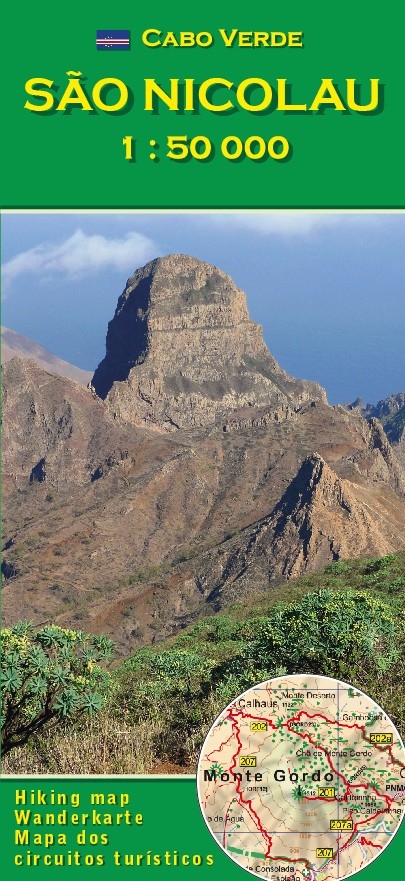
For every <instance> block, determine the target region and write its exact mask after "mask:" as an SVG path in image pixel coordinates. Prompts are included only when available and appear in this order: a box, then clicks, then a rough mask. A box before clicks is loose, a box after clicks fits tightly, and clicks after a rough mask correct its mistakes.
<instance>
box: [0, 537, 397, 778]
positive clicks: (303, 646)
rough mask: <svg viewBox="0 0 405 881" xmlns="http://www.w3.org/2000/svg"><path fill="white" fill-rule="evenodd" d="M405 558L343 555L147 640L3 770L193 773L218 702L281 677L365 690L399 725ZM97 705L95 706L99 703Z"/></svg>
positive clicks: (221, 704) (219, 705) (10, 758)
mask: <svg viewBox="0 0 405 881" xmlns="http://www.w3.org/2000/svg"><path fill="white" fill-rule="evenodd" d="M404 595H405V554H395V555H390V556H388V557H383V558H379V559H368V560H357V561H350V562H349V561H340V562H338V563H334V564H331V565H330V566H328V567H327V568H326V569H325V570H324V572H321V573H317V574H316V575H313V576H310V577H306V578H301V579H297V580H295V581H293V582H290V583H289V584H287V585H283V586H282V587H280V588H274V589H272V590H271V591H269V592H267V593H266V594H264V595H263V597H262V598H259V599H258V598H257V597H256V598H255V601H254V604H253V603H252V605H251V606H250V607H248V606H247V605H246V604H245V605H244V606H242V604H237V605H234V606H232V607H230V609H229V610H228V613H227V614H219V615H213V616H211V617H209V618H205V619H203V620H201V621H199V622H198V623H196V624H194V625H191V626H190V627H188V628H187V629H185V630H183V631H182V632H181V633H180V634H178V635H177V636H175V637H172V638H171V639H170V640H166V641H165V642H164V643H160V644H159V645H157V646H155V647H148V648H143V649H141V650H140V651H138V652H137V653H136V654H135V655H134V656H133V657H132V658H129V659H128V660H126V661H125V662H124V663H123V664H122V665H121V666H120V667H118V668H116V669H115V670H114V671H113V672H112V691H111V694H110V696H109V697H107V704H106V706H105V708H104V709H101V710H100V712H98V713H97V714H96V715H94V716H92V717H91V719H90V720H88V721H86V722H83V721H78V722H73V724H72V723H71V725H70V727H67V725H66V723H63V722H62V723H59V726H58V728H57V730H56V732H55V731H53V732H52V733H49V734H47V733H37V734H33V736H32V737H30V739H29V740H28V742H27V744H26V746H24V747H23V748H21V747H20V748H16V749H14V750H12V752H11V753H10V755H9V756H8V757H7V758H6V759H5V761H4V765H3V770H4V771H5V772H6V773H7V772H8V773H13V772H14V773H24V772H26V773H28V772H31V773H35V772H37V773H100V772H101V773H145V772H150V771H153V770H161V771H165V770H168V771H171V770H178V771H181V770H188V771H190V772H192V771H193V770H194V769H195V765H196V761H197V758H198V753H199V750H200V747H201V745H202V743H203V741H204V738H205V735H206V733H207V731H208V729H209V728H210V726H211V724H212V722H213V721H214V719H215V718H216V716H217V715H218V713H219V712H220V711H221V709H223V708H224V706H225V705H226V704H227V703H228V702H229V701H230V700H232V699H233V698H234V697H236V696H237V695H238V694H239V693H240V692H242V691H244V690H245V689H246V688H248V687H249V686H250V685H253V684H254V683H257V682H261V681H263V680H265V679H268V678H271V677H272V676H277V675H282V674H283V673H300V672H302V673H311V672H312V673H318V674H324V675H328V676H332V677H337V678H340V679H342V680H344V681H346V682H349V683H351V684H352V685H354V686H355V687H357V688H360V689H362V690H363V691H365V692H366V693H367V694H368V695H370V697H372V698H373V699H374V700H375V701H376V702H377V703H379V704H380V705H381V706H382V707H383V709H384V710H385V711H386V712H387V713H388V715H389V716H390V717H391V718H392V720H393V722H394V724H395V725H396V726H397V728H398V729H399V731H400V733H402V735H403V734H404V728H405V725H404V722H405V713H404V709H405V700H404V698H405V686H404V677H403V671H404V666H405V665H404V660H405V638H404V622H405V606H404ZM95 709H99V707H97V708H95Z"/></svg>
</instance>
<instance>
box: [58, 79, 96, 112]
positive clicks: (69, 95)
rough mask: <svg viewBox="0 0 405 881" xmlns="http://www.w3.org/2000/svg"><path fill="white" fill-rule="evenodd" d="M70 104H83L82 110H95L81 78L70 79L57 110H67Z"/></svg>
mask: <svg viewBox="0 0 405 881" xmlns="http://www.w3.org/2000/svg"><path fill="white" fill-rule="evenodd" d="M68 104H81V108H82V110H93V108H92V106H91V104H90V102H89V99H88V97H87V95H86V93H85V92H84V90H83V86H82V84H81V83H80V80H69V82H68V84H67V86H66V89H65V91H64V93H63V95H62V98H61V100H60V102H59V104H58V106H57V108H56V109H57V110H66V107H67V105H68Z"/></svg>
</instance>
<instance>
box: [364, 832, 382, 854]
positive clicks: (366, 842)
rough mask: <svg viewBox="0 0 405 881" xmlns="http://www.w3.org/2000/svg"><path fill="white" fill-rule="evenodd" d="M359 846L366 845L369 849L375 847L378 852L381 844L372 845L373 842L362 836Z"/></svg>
mask: <svg viewBox="0 0 405 881" xmlns="http://www.w3.org/2000/svg"><path fill="white" fill-rule="evenodd" d="M360 844H368V845H369V846H370V847H377V848H378V849H379V850H382V844H374V842H373V841H369V840H368V838H364V835H363V836H362V837H361V838H360Z"/></svg>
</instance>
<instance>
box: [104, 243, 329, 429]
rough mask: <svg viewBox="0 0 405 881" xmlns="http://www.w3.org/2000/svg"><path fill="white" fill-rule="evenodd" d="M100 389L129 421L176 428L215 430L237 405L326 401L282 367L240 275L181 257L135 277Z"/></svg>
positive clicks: (110, 338) (111, 334)
mask: <svg viewBox="0 0 405 881" xmlns="http://www.w3.org/2000/svg"><path fill="white" fill-rule="evenodd" d="M92 385H93V388H94V390H95V392H96V394H97V395H98V396H99V397H101V398H103V399H106V401H107V403H108V406H109V409H110V411H111V412H113V413H114V415H115V416H117V417H119V418H120V419H121V420H123V421H125V422H130V423H132V424H134V425H141V424H144V425H156V426H159V427H161V428H165V429H168V430H173V429H176V428H186V427H192V426H208V425H212V424H214V423H215V422H216V421H217V420H218V419H219V420H220V419H222V418H223V416H224V414H225V413H227V412H229V411H230V410H235V409H237V408H249V407H252V406H258V407H262V406H266V407H267V408H268V409H272V408H281V407H282V406H284V407H286V406H289V407H290V408H294V407H296V406H298V405H299V404H301V403H303V402H304V401H306V400H312V399H314V400H325V393H324V391H323V389H321V388H320V386H318V385H317V384H316V383H311V382H307V381H303V380H297V379H293V378H292V377H290V376H288V374H286V373H285V372H284V371H283V370H282V369H281V368H280V367H279V365H278V364H277V362H276V361H275V360H274V358H273V357H272V356H271V354H270V353H269V351H268V349H267V347H266V345H265V343H264V340H263V337H262V331H261V328H260V326H259V325H257V324H255V323H254V322H253V321H251V320H250V319H249V315H248V311H247V306H246V296H245V294H244V293H243V291H241V290H240V289H239V288H238V287H236V285H235V284H234V282H233V281H232V279H231V278H230V277H229V276H228V275H226V274H225V273H224V272H222V271H221V270H220V269H217V268H216V267H214V266H210V265H209V264H208V263H204V262H203V261H201V260H196V259H195V258H194V257H187V256H184V255H182V254H172V255H170V256H168V257H164V258H162V259H159V260H154V261H152V262H151V263H148V264H147V265H146V266H144V267H143V268H142V269H139V270H138V271H137V272H135V274H134V275H133V276H132V277H131V278H130V279H129V280H128V283H127V286H126V288H125V290H124V292H123V294H122V295H121V297H120V298H119V300H118V305H117V308H116V312H115V315H114V318H113V319H112V321H110V323H109V326H108V333H107V342H106V356H105V358H104V360H103V361H102V362H101V364H100V365H99V366H98V368H97V370H96V371H95V374H94V376H93V380H92Z"/></svg>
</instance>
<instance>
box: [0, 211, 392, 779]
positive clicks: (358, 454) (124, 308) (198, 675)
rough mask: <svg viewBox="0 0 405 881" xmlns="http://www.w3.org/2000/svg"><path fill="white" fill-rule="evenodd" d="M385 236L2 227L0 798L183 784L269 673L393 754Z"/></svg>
mask: <svg viewBox="0 0 405 881" xmlns="http://www.w3.org/2000/svg"><path fill="white" fill-rule="evenodd" d="M404 228H405V217H404V215H403V214H375V215H374V214H364V213H361V212H360V213H359V214H344V213H342V214H338V213H329V212H325V213H324V214H322V213H318V214H316V213H311V212H281V213H280V212H274V213H272V212H262V213H260V212H257V213H253V214H252V213H249V214H246V215H244V214H243V213H240V214H238V213H229V214H227V213H223V214H220V213H218V214H214V213H212V214H204V213H201V214H198V213H196V214H193V213H189V214H188V213H184V214H169V213H168V214H165V213H162V214H153V213H149V214H148V213H145V214H133V213H128V214H113V213H112V214H91V213H89V214H82V215H73V214H58V213H52V214H31V215H29V214H9V215H7V214H6V215H5V216H4V218H3V259H4V263H3V297H4V301H3V321H4V323H5V325H7V327H3V328H2V364H3V370H2V372H3V466H2V485H3V563H2V574H3V601H2V605H3V613H2V614H3V626H4V627H5V628H6V633H7V634H8V637H7V638H8V639H9V640H10V658H11V660H10V658H9V665H8V668H7V669H8V670H9V680H7V681H8V682H9V686H8V687H9V692H7V691H6V697H7V695H8V698H7V699H8V700H9V707H8V713H9V717H8V728H7V731H6V736H7V737H6V741H5V742H6V743H7V744H8V746H9V749H7V752H9V754H8V755H7V757H6V759H5V771H6V772H15V773H33V772H39V773H55V772H56V773H75V772H76V773H77V772H79V773H81V771H84V772H87V773H92V772H94V771H95V770H97V772H99V771H100V770H101V771H102V772H105V773H137V772H142V773H143V772H151V771H155V772H156V771H158V772H162V773H171V772H173V773H193V772H194V771H195V764H196V759H197V756H198V751H199V748H200V747H201V744H202V742H203V740H204V737H205V735H206V733H207V730H208V728H209V727H210V724H211V722H212V720H213V719H214V718H215V716H216V715H217V714H218V713H219V712H220V710H221V708H222V707H224V706H225V704H226V703H227V701H229V700H230V699H231V698H232V696H233V695H234V694H235V695H236V694H238V693H240V692H241V691H243V690H244V689H246V688H247V687H249V686H250V685H253V684H254V683H255V682H259V681H262V680H264V679H265V678H270V677H271V676H274V675H282V673H283V672H288V673H299V672H314V673H317V674H324V675H332V676H338V677H341V678H342V679H344V680H345V681H348V682H351V683H352V684H353V685H354V686H357V687H359V688H361V689H363V690H364V691H366V693H368V694H370V695H371V696H372V697H373V698H374V699H376V700H378V702H379V703H380V704H381V705H383V706H384V709H385V710H386V711H387V712H388V713H389V714H390V716H391V718H392V719H393V721H394V722H395V724H396V725H397V727H398V729H399V730H400V731H401V728H402V732H403V730H404V690H403V682H402V675H401V671H402V670H403V663H404V626H403V624H404V602H403V599H404V595H405V428H404V427H405V370H404V367H405V363H404V362H405V353H404V347H403V339H404V309H403V282H404V262H405V261H404V253H405V251H404V248H403V240H404ZM114 310H115V311H114ZM102 323H103V326H104V330H102V328H101V325H102ZM107 324H108V326H107ZM104 339H105V353H104V352H103V343H104ZM273 339H274V346H273ZM280 362H281V363H280ZM300 364H301V366H300ZM295 374H298V376H299V377H300V378H297V377H296V375H295ZM363 401H364V403H363ZM370 401H371V403H370ZM22 621H29V622H31V626H30V627H29V628H27V626H25V629H24V625H22V624H21V622H22ZM69 634H74V636H72V635H70V636H69ZM77 634H79V636H77ZM18 640H20V642H18ZM75 641H76V642H75ZM73 643H75V646H76V647H80V651H79V650H77V651H76V650H74V649H73V648H72V646H73ZM7 645H8V643H7ZM16 646H17V647H18V646H19V657H20V660H21V656H22V657H23V658H29V659H30V660H29V664H30V665H31V666H30V670H29V673H28V671H27V664H28V661H24V663H23V664H22V666H21V663H20V660H19V661H18V664H20V668H21V669H20V668H19V670H18V674H17V673H16V674H15V675H16V677H17V678H14V679H13V675H12V673H13V669H12V668H13V664H14V663H16V664H17V662H16V660H15V658H16V654H15V653H16ZM13 652H14V654H13ZM35 652H37V656H35V657H37V667H36V668H35V670H34V667H33V663H34V662H33V660H32V659H33V657H34V655H35ZM38 652H40V653H42V654H41V659H40V660H39V655H38ZM86 652H87V654H86ZM33 653H34V654H33ZM17 654H18V652H17ZM13 658H14V661H13ZM24 664H25V666H24ZM41 665H42V666H41ZM52 665H53V668H52V671H51V672H49V671H50V669H51V666H52ZM56 667H58V670H59V677H60V679H59V681H58V682H57V676H56V674H55V669H56ZM93 668H94V669H93ZM46 671H48V673H47V672H46ZM69 671H70V672H69ZM96 674H97V675H96ZM29 677H31V679H30V678H29ZM32 677H34V679H33V678H32ZM47 677H48V678H47ZM55 677H56V678H55ZM86 677H87V679H86ZM34 680H35V687H34V686H33V685H32V682H33V681H34ZM85 680H86V683H87V684H86V683H85ZM90 680H91V681H90ZM13 682H14V685H13V684H12V683H13ZM50 682H51V684H49V683H50ZM80 682H81V683H82V685H81V686H80ZM78 683H79V685H78ZM85 684H86V688H87V689H88V690H87V691H86V689H85ZM35 688H36V689H37V691H36V692H35ZM80 689H82V690H80ZM34 692H35V706H34V703H33V701H34V697H33V695H34ZM21 693H23V695H24V700H25V705H24V707H25V709H24V708H23V709H24V712H22V710H21V707H20V710H19V711H18V713H17V712H16V710H15V707H16V703H18V700H17V698H16V695H19V694H21ZM44 707H46V712H44ZM24 713H25V715H24ZM13 714H14V715H13ZM17 729H18V732H19V733H18V732H17ZM16 732H17V733H16Z"/></svg>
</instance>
